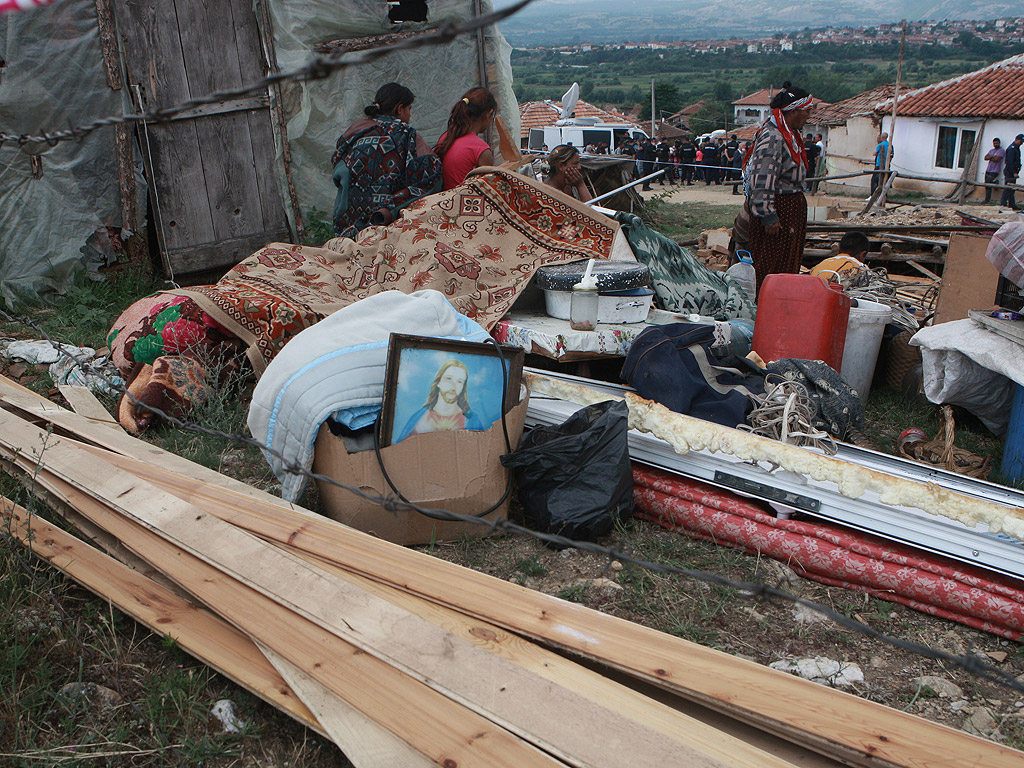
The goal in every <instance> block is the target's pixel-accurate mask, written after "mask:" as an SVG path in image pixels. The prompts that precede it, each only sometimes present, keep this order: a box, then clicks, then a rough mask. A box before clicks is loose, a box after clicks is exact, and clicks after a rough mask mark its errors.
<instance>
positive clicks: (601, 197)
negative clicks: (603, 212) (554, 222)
mask: <svg viewBox="0 0 1024 768" xmlns="http://www.w3.org/2000/svg"><path fill="white" fill-rule="evenodd" d="M664 172H665V171H664V170H661V171H655V172H654V173H652V174H650V175H649V176H644V177H643V178H642V179H637V180H636V181H631V182H629V184H623V185H622V186H621V187H616V188H615V189H613V190H612V191H611V192H605V193H604V194H603V195H598V196H597V197H595V198H594V199H593V200H588V201H587V205H593V204H594V203H598V202H600V201H602V200H604V199H605V198H608V197H611V196H612V195H615V194H618V193H619V192H622V191H623V190H625V189H629V188H630V187H635V186H636V185H637V184H643V183H644V182H645V181H650V180H651V179H653V178H655V177H657V176H661V174H663V173H664Z"/></svg>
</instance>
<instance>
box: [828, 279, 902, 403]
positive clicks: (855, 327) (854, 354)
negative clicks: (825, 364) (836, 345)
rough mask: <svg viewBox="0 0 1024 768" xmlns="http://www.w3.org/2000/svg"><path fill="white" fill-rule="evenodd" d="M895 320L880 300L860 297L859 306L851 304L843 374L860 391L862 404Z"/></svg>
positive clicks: (890, 310)
mask: <svg viewBox="0 0 1024 768" xmlns="http://www.w3.org/2000/svg"><path fill="white" fill-rule="evenodd" d="M891 319H892V309H891V308H890V307H888V306H886V305H885V304H879V303H878V302H877V301H866V300H865V299H858V300H857V306H856V307H850V319H849V322H848V324H847V327H846V346H845V348H844V351H843V362H842V365H841V367H840V369H839V373H840V375H841V376H842V377H843V378H844V379H845V380H846V383H847V384H849V385H850V386H851V387H853V388H854V389H855V390H857V394H858V395H860V401H861V402H862V403H863V402H866V401H867V399H868V392H870V391H871V380H872V379H873V378H874V376H875V364H876V363H877V362H878V349H879V347H881V345H882V333H883V332H884V331H885V326H886V324H887V323H888V322H889V321H890V320H891Z"/></svg>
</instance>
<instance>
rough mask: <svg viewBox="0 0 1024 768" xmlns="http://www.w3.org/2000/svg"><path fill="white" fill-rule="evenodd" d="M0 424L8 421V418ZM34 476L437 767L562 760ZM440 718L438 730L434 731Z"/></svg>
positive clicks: (65, 486)
mask: <svg viewBox="0 0 1024 768" xmlns="http://www.w3.org/2000/svg"><path fill="white" fill-rule="evenodd" d="M5 424H6V425H8V426H9V422H5ZM55 448H56V446H55ZM53 452H54V451H53V450H51V451H50V454H49V455H52V454H53ZM23 458H24V457H23ZM36 479H37V482H39V483H40V484H42V485H44V486H47V487H50V488H52V489H55V490H56V492H58V493H60V494H61V495H64V496H66V497H67V498H69V499H70V500H72V502H73V503H74V505H75V506H76V507H77V508H78V509H79V510H80V511H81V512H82V514H84V515H86V516H87V517H89V518H90V519H91V520H92V521H93V522H94V523H95V524H97V525H100V526H101V527H103V528H104V529H106V530H107V531H109V532H110V533H112V534H113V535H115V536H117V537H118V538H120V539H121V540H122V541H124V542H126V543H128V544H130V546H132V548H133V549H136V550H144V551H145V552H146V556H147V559H148V560H150V562H152V563H153V564H154V565H156V566H157V567H159V568H160V570H161V571H163V572H164V573H166V574H167V575H169V576H171V577H172V578H174V579H175V581H177V582H178V583H179V584H188V585H189V591H190V592H192V593H193V594H195V595H196V597H197V598H198V599H199V600H200V601H201V602H203V603H205V604H206V605H208V606H209V607H210V608H211V609H212V610H214V611H216V612H217V613H218V614H220V615H221V616H223V617H224V618H226V619H227V620H228V621H230V622H231V623H233V624H235V625H236V626H239V628H241V627H242V626H244V627H245V628H246V632H247V634H249V635H250V636H251V637H252V638H253V639H254V640H256V641H258V642H261V643H263V644H265V645H268V646H270V647H272V648H274V650H276V651H277V652H278V653H279V654H280V655H281V656H283V657H285V658H286V659H288V660H289V661H291V662H292V663H294V664H296V665H298V666H299V667H300V668H301V669H303V670H304V671H305V672H306V674H308V675H310V676H312V677H313V678H314V679H316V680H318V681H319V682H321V683H322V684H324V685H325V686H327V687H328V688H329V689H330V690H331V691H333V692H334V693H335V694H337V695H339V696H341V697H342V698H343V699H345V700H346V701H348V702H349V703H350V704H352V705H353V706H355V707H356V708H357V709H359V710H360V711H361V712H363V714H364V715H367V716H369V717H371V718H372V719H374V720H376V721H377V722H378V723H380V724H381V725H383V726H384V727H385V728H386V729H387V730H389V731H391V732H392V733H395V734H397V735H399V736H400V737H401V738H403V739H404V740H406V741H408V742H409V743H415V744H417V745H418V746H420V747H421V751H423V752H425V753H426V754H428V755H431V756H432V757H433V759H434V761H435V762H436V763H437V764H439V765H458V766H461V767H462V768H475V767H476V766H479V767H480V768H501V767H503V766H507V767H508V768H516V767H517V766H520V765H522V766H524V767H527V768H528V767H529V766H545V767H546V768H552V767H553V766H556V765H561V763H558V762H557V761H555V760H553V759H551V758H549V757H548V756H546V755H543V754H542V753H539V752H537V751H536V750H534V749H533V748H532V747H529V746H528V745H526V744H525V743H524V742H523V741H521V740H519V739H516V738H514V737H513V736H512V735H511V734H508V733H507V732H506V731H504V730H502V729H501V728H499V727H497V726H494V725H493V724H492V723H489V722H487V721H486V720H484V719H482V718H479V717H478V716H476V715H474V714H473V713H471V712H469V710H467V709H465V708H464V707H461V706H459V705H457V704H456V703H455V702H452V701H451V700H450V699H447V698H446V697H444V696H443V695H441V694H439V693H437V692H435V691H434V690H433V689H431V688H429V687H428V686H426V685H423V684H422V683H420V682H419V681H416V680H414V679H412V678H410V677H408V676H407V675H405V674H403V673H402V672H400V671H399V670H397V669H395V668H394V667H392V666H391V665H389V664H387V663H385V662H383V661H381V660H379V659H377V658H376V657H374V656H372V655H371V654H367V653H361V652H359V650H358V649H357V648H355V647H353V646H352V645H350V644H348V643H346V642H345V641H344V640H342V639H340V638H338V637H337V636H336V635H333V634H332V633H330V632H328V631H327V630H325V629H323V628H321V627H319V626H317V625H316V624H314V623H313V622H310V621H307V620H305V619H303V618H302V617H301V616H299V615H297V614H295V613H293V612H292V611H290V610H288V609H287V608H286V607H284V606H282V605H281V604H279V603H277V602H275V601H274V600H272V599H271V598H269V597H266V596H264V595H262V594H261V593H259V592H256V591H254V590H252V589H250V588H249V587H247V586H246V585H244V584H243V583H242V582H240V581H238V580H236V579H234V578H232V577H230V576H227V575H225V574H223V573H221V572H220V571H218V570H217V569H216V568H214V567H213V566H211V565H209V564H208V563H206V562H205V561H204V560H202V559H200V558H197V557H195V556H193V555H190V554H189V553H187V552H186V551H184V550H182V549H181V548H180V547H179V546H177V545H176V544H175V543H173V542H171V541H168V540H166V539H164V538H162V537H161V536H160V535H158V534H157V533H155V532H153V531H151V530H149V529H147V528H146V527H144V526H142V525H140V524H139V523H137V522H133V521H132V520H131V519H129V518H128V517H125V516H123V515H122V514H120V513H119V512H117V511H115V510H113V509H111V508H110V507H108V506H106V505H105V504H103V503H101V502H100V501H97V500H96V499H95V498H93V497H92V496H90V495H89V494H87V493H85V492H84V491H83V490H81V489H80V488H78V487H76V486H75V485H73V484H71V483H68V482H67V481H65V480H62V479H60V478H58V477H56V476H54V475H52V474H51V473H49V472H48V471H45V470H44V471H43V472H40V473H37V475H36ZM439 723H443V724H444V727H443V728H439V727H438V724H439ZM343 749H344V747H343ZM446 760H448V761H451V762H450V763H446V762H445V761H446Z"/></svg>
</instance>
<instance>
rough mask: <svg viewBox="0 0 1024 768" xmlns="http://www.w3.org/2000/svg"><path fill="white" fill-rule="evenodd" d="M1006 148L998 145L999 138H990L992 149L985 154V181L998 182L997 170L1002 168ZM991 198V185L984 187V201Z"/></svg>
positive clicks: (989, 182) (989, 200) (987, 182)
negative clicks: (986, 163) (986, 162)
mask: <svg viewBox="0 0 1024 768" xmlns="http://www.w3.org/2000/svg"><path fill="white" fill-rule="evenodd" d="M1005 154H1006V150H1005V149H1003V148H1002V147H1001V146H1000V142H999V139H992V149H990V150H989V151H988V154H986V155H985V160H987V161H988V165H986V166H985V183H986V184H998V183H999V172H1000V171H1002V170H1003V155H1005ZM991 200H992V187H985V202H986V203H988V202H991Z"/></svg>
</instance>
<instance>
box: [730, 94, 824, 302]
mask: <svg viewBox="0 0 1024 768" xmlns="http://www.w3.org/2000/svg"><path fill="white" fill-rule="evenodd" d="M811 103H812V102H811V95H810V94H809V93H808V92H807V91H805V90H804V89H803V88H798V87H795V86H793V85H791V84H790V83H789V82H786V83H784V84H783V86H782V90H780V91H779V92H778V93H776V94H775V96H774V97H772V100H771V109H772V114H771V117H769V118H768V119H767V120H766V121H765V122H764V123H763V124H762V125H761V127H760V128H759V129H758V131H757V136H756V137H755V138H754V143H753V147H752V148H751V149H750V150H748V153H747V155H746V157H745V158H744V167H743V179H744V183H743V188H744V192H745V193H746V200H744V202H743V210H742V211H740V213H739V215H738V216H737V217H736V223H735V228H738V229H739V231H741V232H746V233H748V242H749V245H750V248H749V250H750V252H751V255H752V256H753V258H754V271H755V273H756V275H757V290H758V291H760V289H761V283H763V282H764V279H765V278H766V277H767V276H768V275H770V274H773V273H776V272H788V273H794V274H795V273H797V272H799V271H800V261H801V259H802V257H803V252H804V235H805V234H806V231H807V199H806V198H805V197H804V191H803V184H804V179H805V178H806V176H807V153H806V152H805V151H804V143H803V141H802V140H801V138H800V130H801V129H802V128H803V127H804V125H805V124H806V123H807V118H808V117H809V116H810V114H811Z"/></svg>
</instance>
